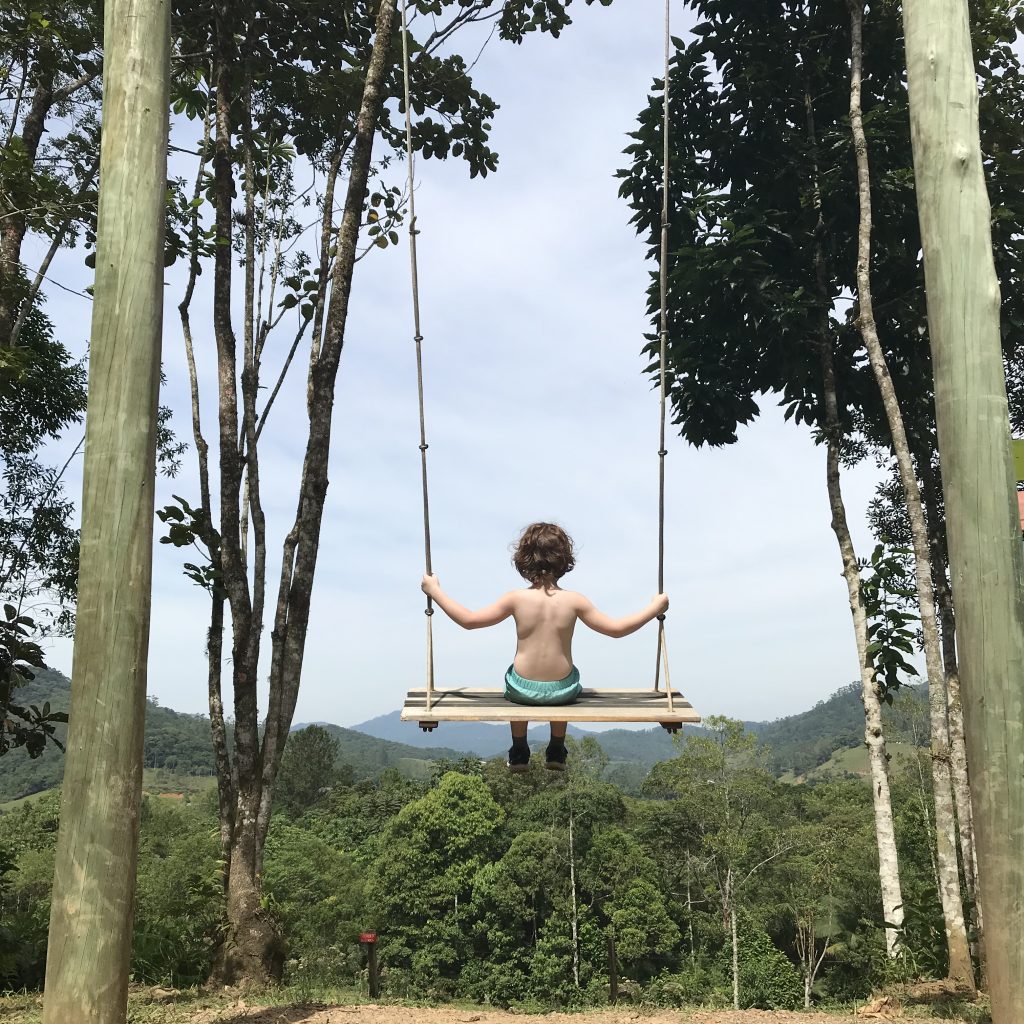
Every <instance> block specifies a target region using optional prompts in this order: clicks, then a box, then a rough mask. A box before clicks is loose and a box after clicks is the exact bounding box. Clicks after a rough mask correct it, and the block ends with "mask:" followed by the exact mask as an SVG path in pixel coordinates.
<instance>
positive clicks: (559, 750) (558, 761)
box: [544, 740, 569, 772]
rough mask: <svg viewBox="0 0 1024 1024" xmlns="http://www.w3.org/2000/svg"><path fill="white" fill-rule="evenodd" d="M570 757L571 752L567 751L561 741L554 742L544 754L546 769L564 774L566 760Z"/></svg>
mask: <svg viewBox="0 0 1024 1024" xmlns="http://www.w3.org/2000/svg"><path fill="white" fill-rule="evenodd" d="M568 756H569V751H568V750H566V749H565V744H564V743H563V742H562V741H561V740H552V741H551V742H550V743H549V744H548V749H547V750H546V751H545V752H544V767H545V768H547V769H548V770H549V771H552V772H564V771H565V759H566V758H567V757H568Z"/></svg>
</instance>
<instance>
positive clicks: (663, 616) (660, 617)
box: [658, 612, 665, 622]
mask: <svg viewBox="0 0 1024 1024" xmlns="http://www.w3.org/2000/svg"><path fill="white" fill-rule="evenodd" d="M658 621H659V622H664V621H665V613H664V612H662V613H661V614H660V615H659V616H658Z"/></svg>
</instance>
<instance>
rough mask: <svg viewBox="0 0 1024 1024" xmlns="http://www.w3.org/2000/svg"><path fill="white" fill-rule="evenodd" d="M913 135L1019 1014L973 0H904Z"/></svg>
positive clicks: (1022, 745) (993, 351)
mask: <svg viewBox="0 0 1024 1024" xmlns="http://www.w3.org/2000/svg"><path fill="white" fill-rule="evenodd" d="M903 23H904V36H905V40H906V53H907V72H908V81H909V89H910V115H911V139H912V143H913V150H914V171H915V178H916V189H917V197H918V215H919V217H920V221H921V242H922V249H923V251H924V267H925V286H926V291H927V300H928V328H929V331H928V333H929V338H930V341H931V349H932V359H933V365H934V373H935V412H936V420H937V423H938V429H939V449H940V452H941V467H942V481H943V491H944V494H945V499H946V512H947V536H948V540H949V556H950V566H951V570H952V572H951V576H952V581H953V598H954V604H955V606H956V615H957V640H958V644H957V649H958V653H959V656H960V659H959V660H960V675H961V680H962V682H963V695H964V722H965V725H966V730H967V750H968V753H969V755H970V758H971V762H972V764H973V766H974V772H973V775H972V780H971V781H972V797H973V801H974V822H975V831H976V839H977V844H978V867H979V879H978V881H979V886H980V891H981V895H982V899H983V900H984V901H985V928H986V943H985V951H986V966H987V970H988V978H989V991H990V995H991V999H992V1020H993V1024H1019V1022H1020V1021H1021V1020H1024V929H1022V928H1021V922H1020V914H1021V907H1022V906H1024V787H1022V786H1021V784H1020V783H1021V776H1022V774H1024V730H1022V728H1021V722H1022V721H1024V686H1022V685H1021V680H1024V549H1022V546H1021V541H1020V522H1019V519H1018V514H1017V503H1016V494H1015V490H1016V488H1015V481H1014V474H1013V470H1012V460H1011V453H1010V423H1009V415H1008V410H1007V401H1006V382H1005V378H1004V376H1003V358H1002V348H1001V344H1000V330H999V284H998V282H997V280H996V275H995V267H994V263H993V257H992V238H991V230H990V218H991V208H990V206H989V202H988V196H987V194H986V191H985V178H984V172H983V169H982V161H981V146H980V141H979V132H978V87H977V81H976V78H975V70H974V62H973V58H972V53H971V34H970V21H969V14H968V7H967V3H966V0H905V2H904V5H903Z"/></svg>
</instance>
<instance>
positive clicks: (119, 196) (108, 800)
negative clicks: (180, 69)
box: [43, 0, 170, 1024]
mask: <svg viewBox="0 0 1024 1024" xmlns="http://www.w3.org/2000/svg"><path fill="white" fill-rule="evenodd" d="M169 41H170V12H169V7H168V5H167V4H166V3H165V2H162V0H107V5H106V10H105V26H104V55H105V56H104V82H103V142H102V147H101V155H100V198H99V223H98V235H97V247H96V282H95V302H94V304H93V319H92V335H91V347H90V354H89V406H88V416H87V420H86V440H85V461H84V469H83V476H84V483H83V496H82V533H81V561H80V567H79V586H78V623H77V630H76V639H75V651H74V661H73V668H72V680H73V682H72V688H71V720H70V725H69V731H68V743H67V761H66V767H65V772H64V787H63V794H62V801H61V821H60V835H59V838H58V843H57V855H56V870H55V876H54V890H53V903H52V911H51V917H50V934H49V949H48V956H47V967H46V996H45V1003H44V1009H43V1020H44V1022H45V1024H71V1022H74V1024H123V1021H124V1020H125V1014H126V1010H127V1000H128V963H129V954H130V950H131V933H132V911H133V904H134V888H135V861H136V852H137V844H138V824H139V804H140V799H141V786H142V736H143V718H144V709H145V696H146V659H147V654H148V648H149V612H150V589H151V586H150V584H151V576H152V546H153V495H154V478H155V461H156V429H157V397H158V390H159V384H160V339H161V322H162V314H163V233H164V216H165V209H164V207H165V201H166V199H165V190H166V178H167V166H166V153H167V117H168V75H169V52H170V47H169Z"/></svg>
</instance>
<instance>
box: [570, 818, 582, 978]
mask: <svg viewBox="0 0 1024 1024" xmlns="http://www.w3.org/2000/svg"><path fill="white" fill-rule="evenodd" d="M569 888H570V890H571V893H572V922H571V924H572V980H573V983H574V984H575V985H576V987H577V988H579V987H580V913H579V900H578V898H577V896H576V841H575V834H574V829H573V813H572V803H571V801H570V803H569Z"/></svg>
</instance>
